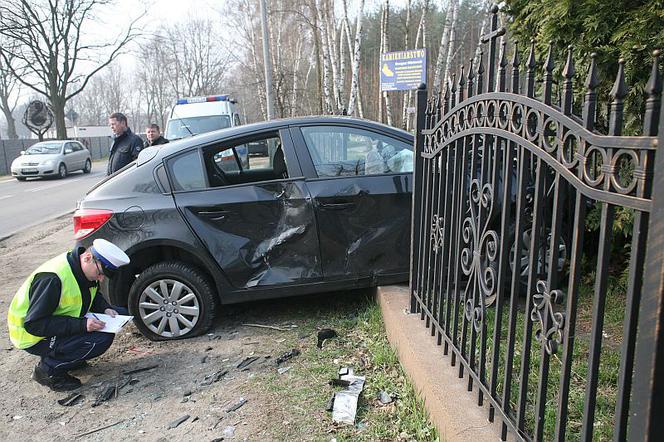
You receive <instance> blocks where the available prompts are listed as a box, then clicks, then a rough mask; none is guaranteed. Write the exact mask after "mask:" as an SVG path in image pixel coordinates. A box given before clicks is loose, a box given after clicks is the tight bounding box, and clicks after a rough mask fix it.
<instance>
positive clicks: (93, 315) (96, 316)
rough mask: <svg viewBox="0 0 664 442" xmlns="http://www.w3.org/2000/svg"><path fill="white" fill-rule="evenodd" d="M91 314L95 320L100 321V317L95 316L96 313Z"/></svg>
mask: <svg viewBox="0 0 664 442" xmlns="http://www.w3.org/2000/svg"><path fill="white" fill-rule="evenodd" d="M92 316H94V318H95V319H96V320H97V321H100V319H99V318H98V317H97V315H95V314H94V313H92Z"/></svg>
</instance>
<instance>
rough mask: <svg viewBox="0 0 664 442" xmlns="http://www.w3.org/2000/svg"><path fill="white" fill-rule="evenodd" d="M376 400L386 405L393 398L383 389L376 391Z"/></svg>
mask: <svg viewBox="0 0 664 442" xmlns="http://www.w3.org/2000/svg"><path fill="white" fill-rule="evenodd" d="M378 400H379V401H380V403H381V404H383V405H387V404H391V403H392V402H393V401H394V398H393V397H392V395H391V394H389V393H388V392H386V391H384V390H383V391H381V392H380V393H378Z"/></svg>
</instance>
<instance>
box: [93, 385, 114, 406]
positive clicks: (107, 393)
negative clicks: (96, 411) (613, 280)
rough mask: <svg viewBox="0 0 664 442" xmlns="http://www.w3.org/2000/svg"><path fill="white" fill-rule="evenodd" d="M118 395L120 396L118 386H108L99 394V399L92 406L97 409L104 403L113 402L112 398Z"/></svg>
mask: <svg viewBox="0 0 664 442" xmlns="http://www.w3.org/2000/svg"><path fill="white" fill-rule="evenodd" d="M117 394H118V387H117V385H106V386H105V387H104V388H102V389H101V391H100V392H99V394H97V398H96V399H95V401H94V402H93V403H92V406H93V407H96V406H98V405H100V404H101V403H102V402H106V401H108V400H111V399H112V398H114V397H117Z"/></svg>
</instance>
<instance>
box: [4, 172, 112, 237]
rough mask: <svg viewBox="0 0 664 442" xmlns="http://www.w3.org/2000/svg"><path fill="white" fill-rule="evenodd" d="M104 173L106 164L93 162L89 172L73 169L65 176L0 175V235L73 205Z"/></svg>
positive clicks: (14, 230)
mask: <svg viewBox="0 0 664 442" xmlns="http://www.w3.org/2000/svg"><path fill="white" fill-rule="evenodd" d="M105 176H106V164H105V163H104V162H95V163H94V164H93V166H92V172H91V173H90V174H87V175H86V174H84V173H83V172H73V173H72V174H71V175H69V176H68V177H67V178H65V179H43V178H34V179H33V178H30V179H28V180H26V181H23V182H19V181H17V180H16V179H14V178H10V177H4V178H0V238H5V237H7V236H10V235H13V234H14V233H16V232H19V231H21V230H23V229H27V228H29V227H32V226H34V225H37V224H40V223H43V222H44V221H48V220H50V219H53V218H55V217H57V216H60V215H63V214H65V213H67V212H71V211H73V210H74V209H76V201H78V200H79V199H81V198H83V196H84V195H85V193H86V192H87V191H88V189H90V188H91V187H92V186H93V185H94V184H96V183H97V182H98V181H100V180H101V179H102V178H104V177H105Z"/></svg>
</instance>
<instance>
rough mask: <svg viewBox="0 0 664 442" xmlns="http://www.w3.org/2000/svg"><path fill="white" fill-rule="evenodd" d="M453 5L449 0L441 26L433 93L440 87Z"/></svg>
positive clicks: (452, 1)
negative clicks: (441, 31) (441, 32)
mask: <svg viewBox="0 0 664 442" xmlns="http://www.w3.org/2000/svg"><path fill="white" fill-rule="evenodd" d="M455 4H456V0H450V4H449V7H448V8H447V13H446V14H445V25H444V26H443V34H442V36H441V39H440V46H439V47H438V58H437V59H436V68H435V70H434V76H433V89H434V91H435V92H440V90H441V87H442V85H441V79H442V77H441V76H442V74H443V67H444V63H445V60H446V55H447V53H448V47H449V45H450V34H451V30H452V18H453V15H454V9H455V6H454V5H455Z"/></svg>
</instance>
